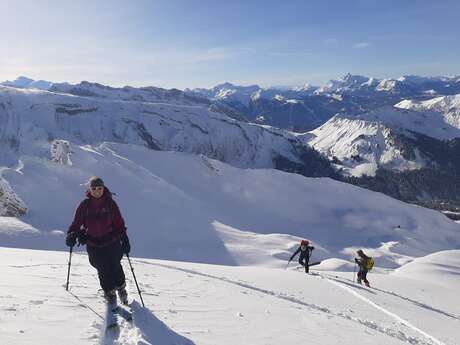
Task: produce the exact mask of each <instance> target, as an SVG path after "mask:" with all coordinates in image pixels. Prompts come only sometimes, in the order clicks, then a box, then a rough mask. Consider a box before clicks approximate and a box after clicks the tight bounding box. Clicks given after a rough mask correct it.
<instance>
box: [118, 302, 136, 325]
mask: <svg viewBox="0 0 460 345" xmlns="http://www.w3.org/2000/svg"><path fill="white" fill-rule="evenodd" d="M114 313H116V314H117V315H120V316H121V317H122V318H124V319H125V320H126V321H128V322H131V321H133V311H132V309H131V307H130V306H129V305H119V306H117V308H116V309H115V310H114Z"/></svg>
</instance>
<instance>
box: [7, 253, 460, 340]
mask: <svg viewBox="0 0 460 345" xmlns="http://www.w3.org/2000/svg"><path fill="white" fill-rule="evenodd" d="M457 255H458V251H457ZM0 256H1V257H2V261H1V263H0V274H1V275H2V276H3V277H8V279H2V280H1V282H0V289H1V291H2V296H1V298H0V310H1V313H0V321H1V322H0V342H1V343H2V344H9V345H22V344H36V345H49V344H62V343H65V344H68V345H73V344H78V345H87V344H106V345H112V344H125V345H131V344H139V345H141V344H143V345H148V344H155V345H191V344H197V345H215V344H219V345H234V344H251V345H272V344H273V345H275V344H292V343H297V342H299V340H301V339H304V340H305V341H306V342H308V343H310V344H323V345H333V344H338V343H340V344H344V345H352V344H353V345H354V344H356V343H359V344H369V345H370V344H385V345H403V344H417V345H433V344H436V345H455V344H458V339H460V331H459V328H458V322H459V320H460V306H459V304H458V303H452V301H454V300H455V299H457V297H458V292H457V289H456V288H455V286H458V285H451V286H449V285H447V284H445V285H444V286H440V285H438V284H433V283H432V282H431V281H424V282H420V281H417V280H414V279H411V277H410V276H408V277H404V276H395V275H393V274H390V275H388V274H379V273H374V274H372V273H371V274H369V279H370V281H371V284H372V285H373V286H374V288H372V289H367V288H363V287H361V286H359V285H356V284H353V273H352V272H334V271H317V272H318V273H317V274H316V275H308V276H306V275H305V273H303V272H302V271H301V270H297V269H296V268H295V267H292V269H289V270H284V269H273V268H272V269H269V268H260V267H228V266H227V267H226V266H214V265H203V264H192V263H183V262H173V261H159V260H148V259H132V261H133V265H134V267H135V272H136V276H137V279H138V281H139V283H140V288H141V290H142V291H143V299H144V302H145V305H146V308H145V309H144V308H142V307H141V306H140V305H139V303H138V302H137V301H138V300H139V298H138V296H137V294H136V289H135V285H134V282H133V279H132V275H131V272H129V271H128V265H127V263H126V262H123V265H124V267H125V271H126V273H127V277H128V290H129V294H130V299H132V298H134V299H136V300H137V301H133V302H131V305H132V307H133V310H134V321H133V323H128V322H126V321H121V324H120V329H119V331H118V332H116V331H109V332H105V329H104V326H103V325H104V306H103V303H102V297H101V293H100V292H97V291H98V282H97V275H96V274H95V271H94V270H93V269H92V268H91V267H90V266H89V264H88V262H87V257H86V255H79V254H76V255H73V257H72V266H71V268H72V269H71V275H70V292H66V291H65V289H64V286H65V280H66V272H67V261H68V254H66V253H63V252H61V253H58V252H43V251H35V250H21V249H6V248H0ZM457 262H458V261H457ZM456 269H457V270H458V269H460V267H459V266H456ZM431 273H433V274H434V273H435V272H431ZM431 273H427V275H428V278H430V277H432V278H433V277H434V276H431ZM457 283H458V281H457Z"/></svg>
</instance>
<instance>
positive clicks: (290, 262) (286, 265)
mask: <svg viewBox="0 0 460 345" xmlns="http://www.w3.org/2000/svg"><path fill="white" fill-rule="evenodd" d="M290 263H291V262H290V261H288V263H287V265H286V268H285V270H287V269H288V267H289V264H290Z"/></svg>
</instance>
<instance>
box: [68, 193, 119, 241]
mask: <svg viewBox="0 0 460 345" xmlns="http://www.w3.org/2000/svg"><path fill="white" fill-rule="evenodd" d="M86 196H87V199H85V200H83V201H82V202H81V203H80V204H79V205H78V207H77V210H76V211H75V217H74V220H73V222H72V224H71V225H70V227H69V231H68V232H69V233H70V232H73V233H75V234H76V235H81V234H84V233H86V235H87V236H88V240H87V243H88V244H89V245H92V246H95V247H105V246H108V245H110V244H112V243H114V242H115V241H116V240H120V238H121V237H122V236H123V235H124V234H125V233H126V227H125V221H124V220H123V217H122V216H121V213H120V209H119V208H118V205H117V204H116V202H115V201H114V200H113V199H112V193H110V190H109V189H108V188H107V187H106V188H104V194H102V196H101V197H100V198H99V199H96V198H93V197H92V196H91V194H90V193H89V191H88V192H87V193H86Z"/></svg>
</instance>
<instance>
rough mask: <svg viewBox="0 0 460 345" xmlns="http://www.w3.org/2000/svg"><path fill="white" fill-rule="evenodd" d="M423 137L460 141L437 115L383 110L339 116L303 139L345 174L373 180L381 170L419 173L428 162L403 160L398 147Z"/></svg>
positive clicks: (418, 158) (455, 129)
mask: <svg viewBox="0 0 460 345" xmlns="http://www.w3.org/2000/svg"><path fill="white" fill-rule="evenodd" d="M411 132H415V133H421V134H424V135H427V136H430V137H432V138H436V139H439V140H447V139H452V138H458V137H460V127H456V126H454V125H452V124H450V123H449V121H448V120H447V119H446V118H445V117H444V115H443V114H442V113H440V112H437V111H431V110H425V111H413V110H406V109H401V108H396V107H383V108H379V109H377V110H374V111H371V112H368V113H365V114H361V115H357V116H354V115H346V114H338V115H336V116H334V117H333V118H332V119H330V120H329V121H328V122H326V123H325V124H324V125H322V126H320V127H318V128H317V129H315V130H313V131H311V132H309V133H308V134H307V135H304V136H303V137H304V138H305V140H307V141H308V143H309V144H310V145H311V146H312V147H314V148H315V149H316V150H318V151H320V152H322V153H323V154H325V155H326V156H327V157H329V158H330V159H331V160H332V159H333V157H336V158H337V159H338V160H339V161H340V164H339V166H340V167H342V168H343V169H344V170H345V172H346V173H348V174H351V175H354V176H361V175H363V174H366V175H369V176H372V175H374V174H375V171H376V170H377V168H378V167H383V168H387V169H395V170H406V169H420V168H422V167H424V166H425V165H426V160H425V158H424V157H423V156H421V155H420V154H417V150H416V149H415V151H416V155H415V157H413V159H408V158H406V157H404V156H403V153H402V150H401V148H400V147H398V146H397V145H396V141H397V138H396V137H397V136H398V135H406V136H409V137H410V136H411Z"/></svg>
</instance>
